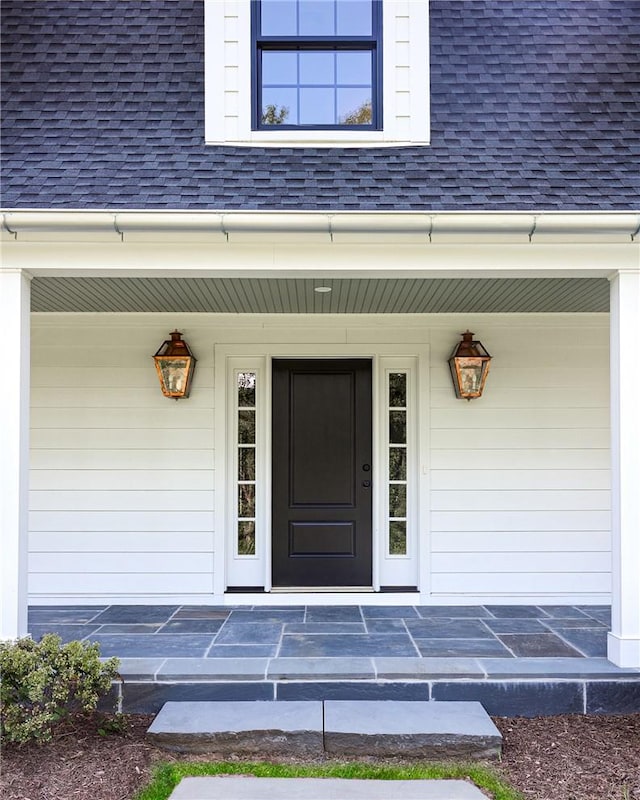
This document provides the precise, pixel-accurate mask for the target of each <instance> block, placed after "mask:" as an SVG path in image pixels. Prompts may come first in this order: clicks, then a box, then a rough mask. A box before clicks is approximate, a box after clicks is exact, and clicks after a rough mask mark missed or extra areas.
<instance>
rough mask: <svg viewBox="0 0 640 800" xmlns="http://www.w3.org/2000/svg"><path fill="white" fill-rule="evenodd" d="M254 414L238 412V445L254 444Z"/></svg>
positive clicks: (252, 412)
mask: <svg viewBox="0 0 640 800" xmlns="http://www.w3.org/2000/svg"><path fill="white" fill-rule="evenodd" d="M255 441H256V412H255V411H238V443H239V444H255Z"/></svg>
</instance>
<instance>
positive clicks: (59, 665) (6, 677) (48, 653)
mask: <svg viewBox="0 0 640 800" xmlns="http://www.w3.org/2000/svg"><path fill="white" fill-rule="evenodd" d="M117 677H118V659H117V658H110V659H109V660H108V661H106V662H104V663H102V662H101V661H100V651H99V647H98V645H97V644H90V643H88V642H69V643H68V644H65V645H63V644H62V643H61V639H60V637H59V636H56V635H54V634H51V633H48V634H46V635H45V636H43V637H42V639H41V641H40V642H34V641H33V639H18V640H17V641H15V642H0V733H1V736H2V739H3V740H5V741H8V742H26V741H29V740H32V739H35V740H37V741H41V742H44V741H48V740H50V739H51V736H52V730H53V727H54V725H55V724H56V723H57V722H59V721H60V720H62V719H63V718H64V717H66V716H67V715H68V714H70V713H73V712H81V711H83V712H87V711H94V710H95V708H96V706H97V703H98V700H99V699H100V697H101V696H102V695H104V694H106V693H107V692H108V691H109V689H110V687H111V681H112V680H113V679H115V678H117Z"/></svg>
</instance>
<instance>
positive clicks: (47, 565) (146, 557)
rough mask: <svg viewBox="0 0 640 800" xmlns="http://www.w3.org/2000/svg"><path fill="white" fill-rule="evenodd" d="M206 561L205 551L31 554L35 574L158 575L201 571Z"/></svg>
mask: <svg viewBox="0 0 640 800" xmlns="http://www.w3.org/2000/svg"><path fill="white" fill-rule="evenodd" d="M212 561H213V554H211V558H210V559H209V562H210V563H209V571H212V570H211V568H212V566H213V563H212ZM206 564H207V559H206V558H205V557H204V556H203V554H202V553H176V552H171V553H128V554H127V556H126V558H123V555H122V553H112V552H109V551H107V552H104V551H102V552H101V551H94V552H91V553H74V552H68V551H67V552H64V551H63V552H59V553H31V555H30V556H29V569H30V570H31V573H32V574H35V573H45V574H48V573H51V574H56V573H57V574H80V575H84V574H86V573H87V572H94V573H100V574H103V573H115V572H122V573H126V574H131V573H135V574H140V573H142V572H153V573H156V574H161V573H162V574H174V573H175V574H189V573H198V572H201V571H202V570H203V567H205V566H206Z"/></svg>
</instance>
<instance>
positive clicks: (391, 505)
mask: <svg viewBox="0 0 640 800" xmlns="http://www.w3.org/2000/svg"><path fill="white" fill-rule="evenodd" d="M387 401H388V406H387V414H388V431H389V437H388V471H387V487H388V517H387V523H388V527H387V531H388V549H387V552H388V554H389V555H392V556H406V555H407V460H408V459H407V446H408V437H407V423H408V418H407V413H408V393H407V373H406V372H389V373H387Z"/></svg>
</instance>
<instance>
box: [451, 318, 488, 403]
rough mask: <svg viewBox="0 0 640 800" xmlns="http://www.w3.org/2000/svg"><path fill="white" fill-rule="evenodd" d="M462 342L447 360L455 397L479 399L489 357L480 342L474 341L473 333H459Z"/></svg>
mask: <svg viewBox="0 0 640 800" xmlns="http://www.w3.org/2000/svg"><path fill="white" fill-rule="evenodd" d="M460 335H461V336H462V341H461V342H459V343H458V346H457V347H456V349H455V350H454V351H453V353H452V355H451V358H450V359H449V368H450V369H451V377H452V378H453V388H454V389H455V390H456V397H458V398H460V399H462V400H471V399H472V398H474V397H481V396H482V390H483V389H484V383H485V381H486V380H487V375H488V374H489V366H490V363H491V356H490V355H489V353H488V352H487V351H486V349H485V347H484V346H483V344H482V343H481V342H478V341H475V340H474V338H473V333H471V331H467V332H466V333H461V334H460Z"/></svg>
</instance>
